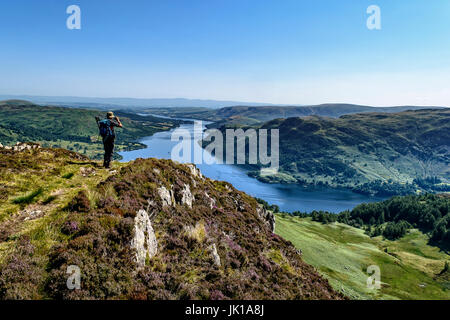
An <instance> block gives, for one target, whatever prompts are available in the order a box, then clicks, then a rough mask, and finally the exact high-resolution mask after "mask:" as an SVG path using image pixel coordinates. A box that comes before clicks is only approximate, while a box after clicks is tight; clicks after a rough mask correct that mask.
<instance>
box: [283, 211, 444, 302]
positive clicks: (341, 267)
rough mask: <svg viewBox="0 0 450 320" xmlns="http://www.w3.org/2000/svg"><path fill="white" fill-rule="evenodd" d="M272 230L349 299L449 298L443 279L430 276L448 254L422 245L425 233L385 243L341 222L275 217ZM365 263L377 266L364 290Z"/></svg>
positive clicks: (436, 272) (412, 233) (425, 238)
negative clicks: (374, 279) (377, 284)
mask: <svg viewBox="0 0 450 320" xmlns="http://www.w3.org/2000/svg"><path fill="white" fill-rule="evenodd" d="M275 231H276V233H277V234H279V235H280V236H282V237H283V238H285V239H287V240H290V241H291V242H292V243H293V244H294V245H295V246H296V247H297V248H298V249H301V250H302V252H303V259H304V260H305V262H307V263H309V264H311V265H313V266H314V267H315V268H317V270H319V271H320V272H321V273H322V274H323V275H324V276H325V277H327V278H328V279H329V281H330V283H331V285H332V286H333V287H334V288H335V289H336V290H339V291H341V292H343V293H344V294H346V295H347V296H349V297H350V298H353V299H450V291H449V290H448V283H446V282H440V281H436V280H435V279H434V278H435V277H436V275H438V274H439V273H440V271H442V270H443V269H444V266H445V262H446V261H450V256H449V255H448V254H446V253H444V252H442V251H440V250H439V249H438V248H436V247H432V246H429V245H427V241H428V238H427V236H426V235H424V234H423V233H421V232H420V231H418V230H412V231H411V232H410V233H409V234H407V235H406V236H405V237H404V238H402V239H400V240H397V241H388V240H383V239H382V238H381V237H376V238H370V237H368V236H367V235H365V234H364V231H363V230H361V229H357V228H353V227H350V226H347V225H344V224H339V223H333V224H329V225H323V224H320V223H318V222H313V221H312V220H311V219H310V218H306V219H301V218H297V217H291V216H286V215H285V216H283V215H277V216H276V230H275ZM385 250H387V252H385ZM370 265H377V266H379V267H380V270H381V282H382V287H381V289H380V290H376V289H368V288H367V285H366V281H367V278H368V276H369V275H368V274H367V273H366V271H367V267H368V266H370ZM446 286H447V290H446V289H445V287H446Z"/></svg>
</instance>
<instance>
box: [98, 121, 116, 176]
mask: <svg viewBox="0 0 450 320" xmlns="http://www.w3.org/2000/svg"><path fill="white" fill-rule="evenodd" d="M95 120H96V121H97V125H98V129H99V131H100V135H101V136H102V138H103V146H104V148H105V157H104V160H103V166H104V167H105V168H107V169H108V168H109V164H110V162H111V158H112V156H113V153H114V140H115V139H116V134H115V133H114V127H119V128H122V123H121V122H120V119H119V118H118V117H116V116H114V113H112V112H108V113H107V114H106V119H103V120H100V118H99V117H96V118H95Z"/></svg>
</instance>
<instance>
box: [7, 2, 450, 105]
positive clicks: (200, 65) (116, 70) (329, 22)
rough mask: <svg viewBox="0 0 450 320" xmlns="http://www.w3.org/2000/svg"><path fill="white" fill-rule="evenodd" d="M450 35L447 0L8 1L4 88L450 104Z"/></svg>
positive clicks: (92, 93) (266, 99)
mask: <svg viewBox="0 0 450 320" xmlns="http://www.w3.org/2000/svg"><path fill="white" fill-rule="evenodd" d="M72 4H76V5H79V6H80V8H81V13H82V17H81V21H82V22H81V23H82V28H81V30H68V29H67V28H66V19H67V17H68V16H69V15H68V14H66V8H67V7H68V6H69V5H72ZM372 4H375V5H378V6H379V7H380V8H381V19H382V20H381V23H382V29H381V30H372V31H371V30H368V29H367V27H366V20H367V18H368V14H367V13H366V9H367V7H368V6H369V5H372ZM449 39H450V1H448V0H433V1H426V0H395V1H392V0H383V1H382V0H372V1H366V0H352V1H350V0H340V1H338V0H315V1H309V0H308V1H306V0H305V1H301V0H158V1H154V0H150V1H149V0H145V1H144V0H128V1H125V0H114V1H111V0H108V1H106V0H79V1H75V0H69V1H66V0H39V1H34V0H14V1H13V0H3V1H1V2H0V44H1V45H0V74H1V75H2V76H1V77H0V94H28V95H71V96H91V97H136V98H175V97H185V98H201V99H227V100H240V101H254V102H270V103H283V104H315V103H327V102H348V103H360V104H369V105H379V106H382V105H405V104H416V105H447V106H450V90H449V85H448V84H449V83H450V41H449Z"/></svg>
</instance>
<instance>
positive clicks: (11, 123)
mask: <svg viewBox="0 0 450 320" xmlns="http://www.w3.org/2000/svg"><path fill="white" fill-rule="evenodd" d="M103 113H104V112H100V111H96V110H85V109H75V108H70V109H69V108H62V107H53V106H38V105H32V104H29V103H27V104H22V102H20V101H7V102H5V103H3V104H0V119H1V121H0V143H1V144H3V145H11V144H15V143H16V142H38V143H41V144H42V145H43V146H47V147H63V148H66V149H70V150H74V151H77V152H80V153H82V154H85V155H87V156H89V157H91V158H95V159H98V158H101V156H102V148H103V145H102V143H101V142H100V137H99V135H98V128H97V124H96V122H95V118H94V117H95V116H101V117H104V114H103ZM116 115H117V116H119V117H121V121H122V122H123V124H124V128H123V129H117V130H116V132H117V148H116V151H120V150H126V149H136V148H140V147H142V145H141V144H139V143H137V142H136V141H137V140H138V139H139V138H142V137H144V136H150V135H152V134H154V133H156V132H158V131H164V130H169V129H171V128H174V127H175V126H176V125H178V123H179V122H178V121H174V120H162V119H160V118H154V117H140V116H137V115H134V114H127V113H123V112H117V113H116Z"/></svg>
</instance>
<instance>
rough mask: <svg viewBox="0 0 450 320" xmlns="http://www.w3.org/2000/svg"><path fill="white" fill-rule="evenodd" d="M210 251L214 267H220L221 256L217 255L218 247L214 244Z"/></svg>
mask: <svg viewBox="0 0 450 320" xmlns="http://www.w3.org/2000/svg"><path fill="white" fill-rule="evenodd" d="M209 250H210V252H211V256H212V258H213V261H214V265H216V266H217V267H220V266H221V263H220V256H219V254H218V253H217V247H216V244H215V243H213V244H212V245H211V246H210V247H209Z"/></svg>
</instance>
